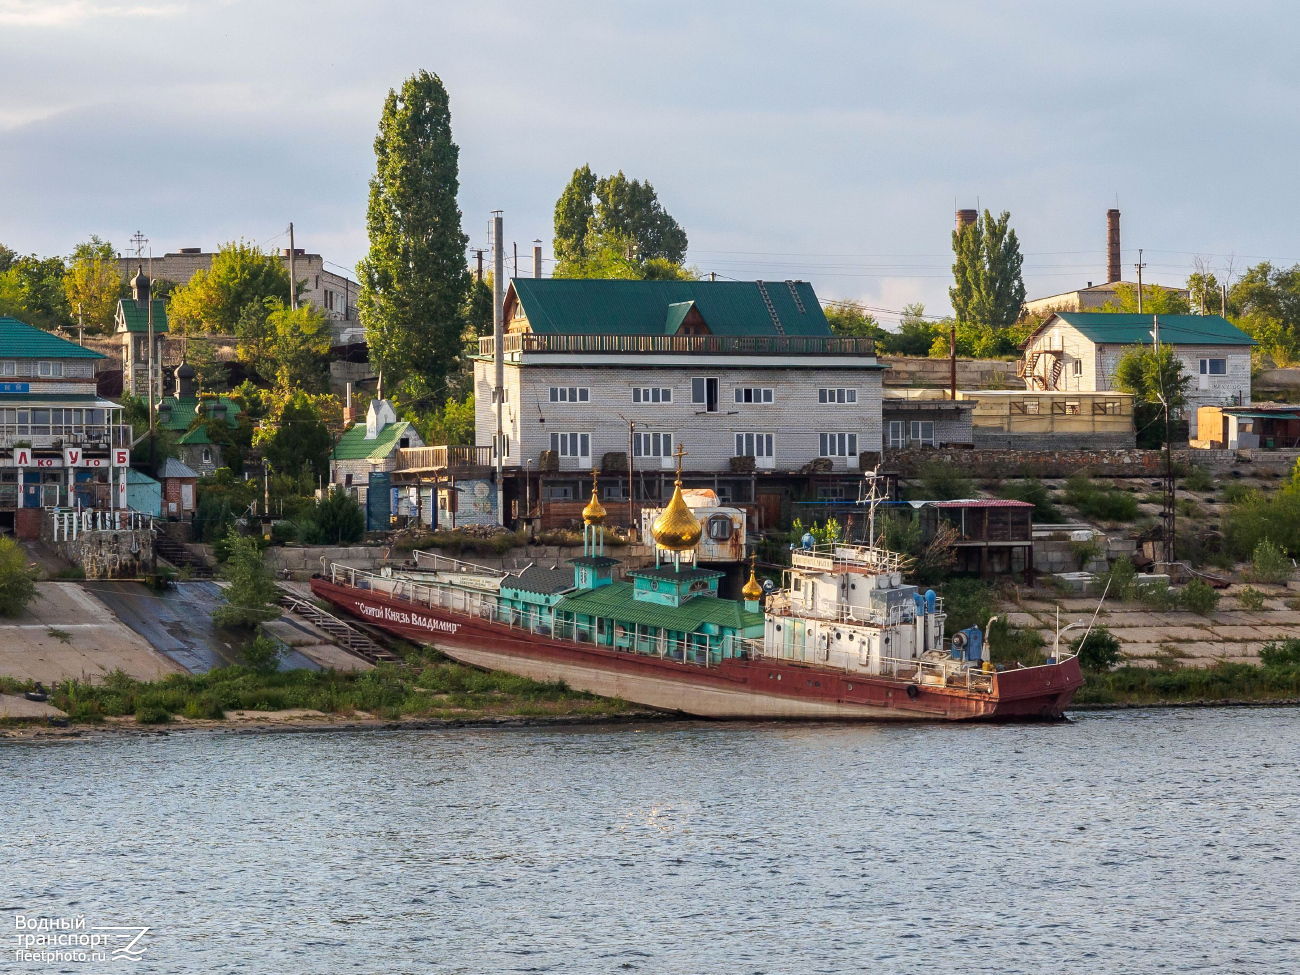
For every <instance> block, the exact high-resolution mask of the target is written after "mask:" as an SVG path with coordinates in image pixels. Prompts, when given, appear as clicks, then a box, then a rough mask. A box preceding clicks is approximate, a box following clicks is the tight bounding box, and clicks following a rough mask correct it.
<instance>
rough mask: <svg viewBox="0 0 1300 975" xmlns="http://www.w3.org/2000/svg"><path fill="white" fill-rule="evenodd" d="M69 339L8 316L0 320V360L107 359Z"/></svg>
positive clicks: (101, 354)
mask: <svg viewBox="0 0 1300 975" xmlns="http://www.w3.org/2000/svg"><path fill="white" fill-rule="evenodd" d="M106 358H108V357H107V356H106V355H104V354H103V353H102V352H96V351H95V350H94V349H87V348H84V347H83V346H80V345H78V344H77V343H76V342H70V341H69V340H68V339H65V338H62V337H61V336H58V335H55V334H53V333H52V332H47V331H45V330H44V329H43V328H37V327H36V326H35V325H28V324H27V323H26V322H20V321H19V320H18V319H16V318H10V317H9V316H7V315H6V316H3V317H0V359H106Z"/></svg>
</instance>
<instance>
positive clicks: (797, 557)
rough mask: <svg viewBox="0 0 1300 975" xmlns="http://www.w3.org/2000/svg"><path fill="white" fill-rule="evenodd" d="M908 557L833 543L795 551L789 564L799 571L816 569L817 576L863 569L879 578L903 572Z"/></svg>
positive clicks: (870, 547)
mask: <svg viewBox="0 0 1300 975" xmlns="http://www.w3.org/2000/svg"><path fill="white" fill-rule="evenodd" d="M906 559H907V557H906V556H905V555H900V554H898V553H897V552H891V551H889V550H888V549H883V548H877V547H876V546H874V545H848V544H844V543H842V542H832V543H829V544H823V545H814V546H813V547H812V548H805V549H795V551H794V552H792V553H791V556H790V563H791V565H793V566H794V567H795V568H799V569H816V570H817V571H819V572H834V571H836V570H837V569H838V570H840V571H845V570H848V569H866V570H868V571H870V572H876V573H879V574H881V575H884V574H885V573H894V572H902V571H903V569H904V568H905V562H906Z"/></svg>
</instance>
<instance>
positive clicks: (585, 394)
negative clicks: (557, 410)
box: [551, 386, 591, 403]
mask: <svg viewBox="0 0 1300 975" xmlns="http://www.w3.org/2000/svg"><path fill="white" fill-rule="evenodd" d="M551 402H552V403H590V402H591V387H590V386H552V387H551Z"/></svg>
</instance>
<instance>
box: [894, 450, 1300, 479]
mask: <svg viewBox="0 0 1300 975" xmlns="http://www.w3.org/2000/svg"><path fill="white" fill-rule="evenodd" d="M1297 459H1300V450H1190V449H1188V448H1183V449H1181V450H1175V451H1174V452H1173V460H1174V464H1176V465H1179V466H1181V467H1184V468H1185V467H1187V466H1189V465H1194V466H1196V467H1204V468H1206V469H1208V470H1210V471H1211V472H1213V473H1216V474H1227V473H1228V472H1230V471H1234V470H1235V471H1238V472H1240V473H1241V474H1243V475H1250V474H1260V473H1264V474H1267V475H1270V476H1273V475H1282V474H1286V473H1289V472H1290V471H1291V470H1292V469H1294V468H1295V466H1296V461H1297ZM935 461H937V462H939V463H941V464H944V465H948V466H951V467H954V468H956V469H958V470H960V471H963V472H965V473H967V474H969V475H971V476H972V477H981V478H984V477H987V478H998V477H1015V476H1017V475H1019V474H1022V473H1023V474H1030V475H1032V476H1034V477H1069V476H1070V475H1071V474H1074V473H1077V472H1078V471H1086V472H1087V473H1088V474H1090V475H1091V476H1093V477H1159V476H1161V475H1162V474H1163V473H1164V470H1165V454H1164V451H1162V450H1137V449H1132V450H1081V449H1068V448H1063V449H1053V450H981V449H976V450H909V451H889V452H888V453H887V454H886V457H885V468H886V469H887V470H891V471H897V472H898V473H899V474H901V475H902V476H903V477H913V476H915V475H916V474H917V473H918V472H919V471H920V469H921V467H922V465H924V464H926V463H932V462H935Z"/></svg>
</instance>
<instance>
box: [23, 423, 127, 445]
mask: <svg viewBox="0 0 1300 975" xmlns="http://www.w3.org/2000/svg"><path fill="white" fill-rule="evenodd" d="M59 442H62V443H63V445H64V446H66V447H89V446H96V445H99V446H104V447H130V446H131V426H130V425H129V424H97V425H87V424H71V423H53V424H51V423H0V447H12V446H13V445H14V444H28V445H30V446H32V447H42V448H44V447H52V446H53V445H54V444H55V443H59Z"/></svg>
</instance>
